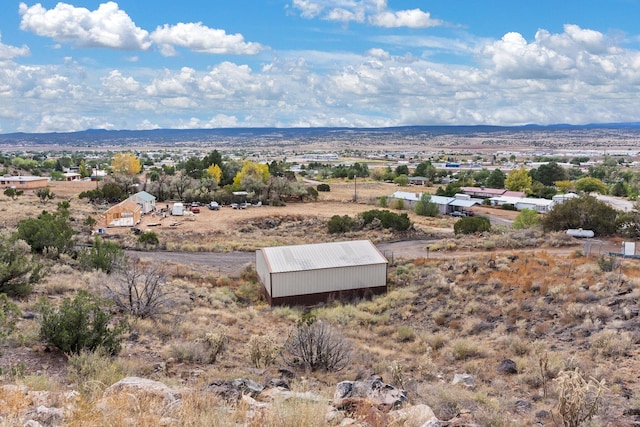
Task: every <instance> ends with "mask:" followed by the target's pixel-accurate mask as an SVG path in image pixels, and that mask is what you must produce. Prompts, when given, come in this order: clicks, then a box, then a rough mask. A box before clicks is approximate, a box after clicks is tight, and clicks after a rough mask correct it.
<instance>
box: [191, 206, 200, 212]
mask: <svg viewBox="0 0 640 427" xmlns="http://www.w3.org/2000/svg"><path fill="white" fill-rule="evenodd" d="M189 210H190V211H191V212H193V213H200V208H199V207H197V206H190V207H189Z"/></svg>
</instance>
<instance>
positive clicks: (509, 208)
mask: <svg viewBox="0 0 640 427" xmlns="http://www.w3.org/2000/svg"><path fill="white" fill-rule="evenodd" d="M501 207H502V209H504V210H505V211H516V210H518V209H517V208H516V205H514V204H513V203H503V204H502V205H501Z"/></svg>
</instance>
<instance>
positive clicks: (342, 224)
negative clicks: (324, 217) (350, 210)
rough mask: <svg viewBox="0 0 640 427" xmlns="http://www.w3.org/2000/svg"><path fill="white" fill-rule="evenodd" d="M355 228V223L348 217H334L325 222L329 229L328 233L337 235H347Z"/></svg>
mask: <svg viewBox="0 0 640 427" xmlns="http://www.w3.org/2000/svg"><path fill="white" fill-rule="evenodd" d="M354 226H355V221H354V220H353V218H351V217H350V216H349V215H343V216H340V215H334V216H332V217H331V218H330V219H329V222H327V227H329V233H332V234H337V233H347V232H349V231H351V230H353V227H354Z"/></svg>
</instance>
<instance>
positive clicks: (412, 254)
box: [127, 240, 583, 276]
mask: <svg viewBox="0 0 640 427" xmlns="http://www.w3.org/2000/svg"><path fill="white" fill-rule="evenodd" d="M434 242H436V240H407V241H399V242H383V243H379V244H377V245H376V247H377V248H378V249H379V250H380V252H382V253H383V254H384V255H385V257H387V258H388V259H389V260H394V259H398V258H404V259H416V258H430V259H451V258H465V257H471V256H475V255H489V254H495V255H498V254H504V253H514V252H547V253H550V254H554V255H557V256H563V257H564V256H569V255H571V254H572V253H574V252H575V251H576V250H578V249H580V250H581V249H583V246H582V245H575V246H566V247H561V248H524V249H497V250H491V251H484V250H476V251H453V252H449V251H438V252H433V251H428V250H427V248H428V246H429V245H430V244H432V243H434ZM127 255H129V256H136V257H139V258H140V259H142V260H146V261H155V262H161V263H164V264H166V265H170V266H174V267H178V266H183V267H184V266H187V267H188V268H189V269H190V270H191V271H193V272H198V273H200V274H202V275H214V276H219V275H229V276H236V275H238V274H239V273H240V272H241V271H242V268H243V267H244V266H245V265H247V264H254V263H255V260H256V256H255V252H225V253H218V252H167V251H127Z"/></svg>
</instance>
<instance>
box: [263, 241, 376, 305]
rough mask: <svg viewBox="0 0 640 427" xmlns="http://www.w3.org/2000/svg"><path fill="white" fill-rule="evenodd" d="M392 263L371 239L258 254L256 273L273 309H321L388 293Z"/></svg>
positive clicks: (302, 246)
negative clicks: (304, 306)
mask: <svg viewBox="0 0 640 427" xmlns="http://www.w3.org/2000/svg"><path fill="white" fill-rule="evenodd" d="M387 263H388V261H387V259H386V258H385V257H384V256H383V255H382V253H380V251H379V250H378V248H376V247H375V246H374V244H373V243H371V241H369V240H356V241H347V242H332V243H318V244H310V245H297V246H280V247H270V248H262V249H258V250H257V251H256V271H257V273H258V278H259V279H260V282H261V284H262V285H263V292H264V294H265V296H266V298H267V299H268V300H269V303H270V304H271V305H282V304H290V305H297V304H315V303H318V302H322V301H327V300H329V299H331V298H336V299H341V298H352V297H367V296H372V295H376V294H382V293H385V292H386V291H387Z"/></svg>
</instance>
